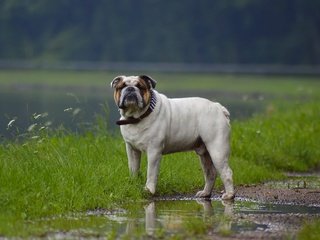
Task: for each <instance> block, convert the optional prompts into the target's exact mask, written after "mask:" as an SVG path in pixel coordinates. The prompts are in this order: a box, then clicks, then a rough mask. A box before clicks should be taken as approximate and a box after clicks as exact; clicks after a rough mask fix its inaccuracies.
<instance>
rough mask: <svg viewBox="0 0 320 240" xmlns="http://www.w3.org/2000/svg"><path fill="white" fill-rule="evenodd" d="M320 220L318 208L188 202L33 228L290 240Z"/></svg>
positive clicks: (120, 235)
mask: <svg viewBox="0 0 320 240" xmlns="http://www.w3.org/2000/svg"><path fill="white" fill-rule="evenodd" d="M319 217H320V207H316V206H313V207H308V206H300V205H290V204H266V203H259V202H254V201H249V200H246V199H236V201H235V202H234V203H231V202H222V201H220V200H216V199H213V200H196V199H188V198H186V199H166V200H155V201H152V202H149V203H146V202H144V203H132V204H130V205H127V206H123V208H119V209H117V210H114V211H108V210H103V209H98V210H91V211H88V212H86V213H83V214H75V215H72V216H68V217H64V218H54V219H42V220H41V221H39V222H38V223H37V222H34V223H33V224H35V225H37V224H39V226H38V227H40V224H41V225H42V226H46V228H47V229H46V230H44V229H43V230H44V231H45V233H42V234H41V236H42V237H45V238H68V239H76V238H77V239H78V238H103V239H105V238H107V239H126V238H129V239H132V238H133V239H137V238H149V237H152V238H171V237H180V238H189V237H195V236H198V237H199V236H207V237H210V236H211V237H212V236H220V237H221V236H233V237H234V236H239V235H240V236H242V237H243V236H250V237H252V236H253V237H257V236H261V235H265V234H268V236H269V235H270V234H274V235H275V236H288V235H290V234H293V233H294V232H296V231H297V230H299V228H300V227H301V224H302V223H303V221H305V220H310V219H313V218H319ZM61 221H62V222H61ZM63 222H68V224H66V223H63ZM48 226H50V228H48ZM279 234H280V235H279ZM286 234H287V235H286Z"/></svg>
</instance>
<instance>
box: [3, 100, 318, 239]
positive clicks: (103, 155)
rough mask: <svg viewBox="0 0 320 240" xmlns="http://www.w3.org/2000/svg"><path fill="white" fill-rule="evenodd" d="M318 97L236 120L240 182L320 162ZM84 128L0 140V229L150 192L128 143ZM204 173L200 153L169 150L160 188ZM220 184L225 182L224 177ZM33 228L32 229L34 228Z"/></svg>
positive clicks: (183, 187)
mask: <svg viewBox="0 0 320 240" xmlns="http://www.w3.org/2000/svg"><path fill="white" fill-rule="evenodd" d="M319 119H320V106H319V104H318V102H310V103H307V104H296V105H280V104H278V105H274V106H273V107H272V108H269V110H268V111H267V112H266V113H265V114H263V115H258V116H256V117H254V118H252V119H249V120H247V121H239V122H233V124H232V132H233V133H232V156H231V166H232V168H233V171H234V181H235V184H236V185H239V184H252V183H259V182H263V181H267V180H275V179H279V178H282V177H283V175H282V173H283V171H306V170H308V169H313V168H316V167H319V165H320V164H319V159H320V151H319V147H318V144H319V139H320V126H319ZM100 123H101V120H100ZM97 126H100V127H98V128H97V129H95V130H91V131H90V132H88V133H86V134H84V135H78V134H73V133H68V132H65V131H55V132H51V133H46V132H45V131H43V130H42V131H41V130H39V131H37V132H31V133H29V134H30V135H29V138H28V139H27V140H25V141H23V142H5V143H2V144H1V145H0V212H1V217H0V235H6V236H11V235H16V234H17V235H20V236H29V235H30V234H34V232H33V231H32V230H30V229H29V228H27V227H26V224H27V222H28V221H30V220H33V219H39V218H41V217H46V216H55V215H59V214H68V213H70V212H81V211H85V210H88V209H95V208H108V209H109V208H111V209H112V208H116V207H117V206H119V205H121V204H122V203H125V202H127V201H128V200H130V201H131V200H135V201H137V200H143V199H146V198H148V196H146V195H145V194H144V191H143V187H144V183H145V180H146V158H145V156H144V158H143V164H142V174H141V176H140V177H139V178H137V179H133V178H130V177H129V174H128V170H127V158H126V154H125V146H124V143H123V141H122V139H121V137H120V136H119V135H117V134H115V135H111V134H109V133H108V132H107V130H106V127H105V126H104V125H103V124H97ZM202 187H203V175H202V172H201V168H200V164H199V161H198V159H197V157H196V155H195V154H194V153H179V154H173V155H167V156H165V157H164V159H163V161H162V162H161V172H160V178H159V182H158V189H157V190H158V193H157V194H159V195H174V194H183V193H188V194H189V193H195V192H196V191H197V190H198V189H200V188H202ZM217 187H218V188H221V183H220V182H219V181H218V184H217ZM30 231H31V232H30Z"/></svg>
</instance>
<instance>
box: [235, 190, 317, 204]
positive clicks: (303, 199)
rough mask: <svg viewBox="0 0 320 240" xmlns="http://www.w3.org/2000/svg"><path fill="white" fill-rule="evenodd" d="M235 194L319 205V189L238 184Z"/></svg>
mask: <svg viewBox="0 0 320 240" xmlns="http://www.w3.org/2000/svg"><path fill="white" fill-rule="evenodd" d="M236 196H237V197H239V198H249V199H252V200H257V201H260V202H271V203H288V204H297V205H307V206H312V205H315V206H316V205H317V206H320V189H307V188H294V189H283V188H282V189H275V188H271V187H269V186H266V185H256V186H240V187H237V188H236Z"/></svg>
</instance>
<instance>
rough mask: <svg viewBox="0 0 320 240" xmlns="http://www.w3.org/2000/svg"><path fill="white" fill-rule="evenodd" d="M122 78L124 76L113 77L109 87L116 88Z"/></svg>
mask: <svg viewBox="0 0 320 240" xmlns="http://www.w3.org/2000/svg"><path fill="white" fill-rule="evenodd" d="M123 77H124V76H118V77H115V78H114V79H113V80H112V82H111V87H112V88H115V87H116V86H117V84H119V82H120V81H122V80H123Z"/></svg>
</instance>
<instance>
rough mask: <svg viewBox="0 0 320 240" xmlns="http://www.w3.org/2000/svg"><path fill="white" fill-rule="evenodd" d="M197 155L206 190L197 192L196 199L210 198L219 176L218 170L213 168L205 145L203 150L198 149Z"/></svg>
mask: <svg viewBox="0 0 320 240" xmlns="http://www.w3.org/2000/svg"><path fill="white" fill-rule="evenodd" d="M196 153H197V154H198V155H199V157H200V162H201V166H202V170H203V174H204V179H205V186H204V189H203V190H202V191H199V192H197V194H196V197H210V196H211V193H212V189H213V186H214V182H215V180H216V176H217V174H216V169H215V167H214V166H213V163H212V159H211V157H210V154H209V152H208V151H207V149H206V148H205V146H204V144H203V146H202V147H201V148H198V149H196Z"/></svg>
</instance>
